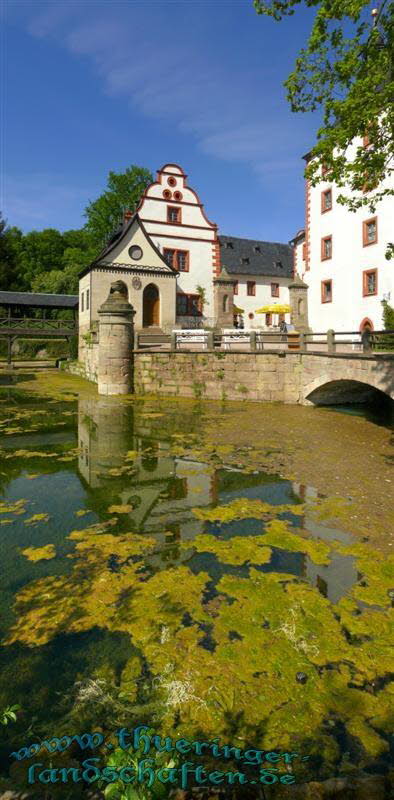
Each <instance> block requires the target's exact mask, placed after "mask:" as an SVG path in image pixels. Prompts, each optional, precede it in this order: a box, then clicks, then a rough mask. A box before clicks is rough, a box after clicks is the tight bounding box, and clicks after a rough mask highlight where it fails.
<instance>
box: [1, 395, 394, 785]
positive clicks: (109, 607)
mask: <svg viewBox="0 0 394 800" xmlns="http://www.w3.org/2000/svg"><path fill="white" fill-rule="evenodd" d="M30 400H31V398H30ZM3 410H4V415H3V416H4V419H3V418H2V419H0V422H2V423H3V431H4V437H3V439H4V443H3V447H2V456H3V464H2V475H1V485H2V488H3V492H2V493H3V500H4V506H3V516H4V520H5V523H6V524H5V525H4V528H1V529H0V531H1V547H2V564H3V569H4V585H5V587H6V591H5V593H4V602H3V605H4V606H7V607H9V608H10V609H11V613H10V616H9V617H8V616H6V614H4V615H3V616H4V637H3V647H2V648H1V650H0V659H1V676H2V677H1V681H0V709H1V708H2V707H6V706H7V705H10V704H11V703H13V702H20V703H21V705H22V706H23V708H24V711H25V714H26V717H25V719H26V720H29V722H30V719H33V720H37V719H38V720H39V722H38V732H37V735H38V736H40V737H41V738H44V737H45V736H48V735H54V734H55V732H56V733H59V732H60V733H63V732H64V733H65V732H67V731H70V730H73V731H74V730H75V731H79V732H82V730H95V729H96V727H97V725H100V727H101V726H102V727H103V730H105V731H112V730H114V728H115V727H118V726H122V725H124V724H125V725H129V726H130V724H131V721H132V722H133V723H137V722H141V721H142V722H145V721H146V722H148V723H149V724H150V725H152V726H153V727H155V729H157V730H160V732H161V733H162V734H171V735H173V736H176V737H182V736H185V737H188V736H195V735H197V733H198V734H200V733H201V737H202V738H204V737H213V736H220V737H222V738H223V739H224V740H225V741H237V742H238V741H239V742H244V743H246V742H248V743H250V744H253V745H257V744H259V745H260V746H261V747H262V748H265V749H271V748H272V747H273V746H278V747H280V748H282V749H286V748H292V749H295V750H296V751H298V750H297V749H298V748H299V747H301V750H302V752H308V753H309V752H311V753H313V758H314V762H313V770H314V773H313V777H315V775H316V774H317V773H318V772H319V770H320V772H319V774H320V776H322V777H329V776H330V775H333V774H334V773H335V771H336V770H337V771H338V769H339V770H340V769H341V768H342V767H341V766H338V765H340V764H341V763H342V762H341V758H342V754H343V759H344V762H343V768H344V769H345V768H346V764H347V763H348V762H347V761H346V759H347V758H348V757H349V758H350V759H354V761H355V763H356V762H357V763H365V761H362V759H363V758H364V754H365V753H371V754H372V755H371V758H375V757H379V758H380V754H383V755H382V759H383V758H384V754H385V747H386V741H385V731H386V730H387V720H386V716H388V709H389V702H390V699H391V698H390V697H389V693H388V691H387V696H386V684H385V676H386V674H387V673H388V671H389V668H390V664H389V660H388V655H387V654H388V652H389V637H390V630H389V620H388V616H387V614H386V608H385V603H386V601H387V603H388V602H389V596H388V593H387V592H388V589H389V587H390V586H391V583H389V580H390V576H389V574H388V572H386V563H385V561H384V560H383V559H382V558H380V556H379V553H378V554H376V553H375V554H374V561H373V563H371V561H372V559H370V560H369V561H368V559H369V556H370V551H369V549H368V547H367V546H366V545H363V544H362V543H360V542H358V543H357V545H356V547H353V549H352V548H350V550H351V551H352V554H349V553H346V552H345V553H343V552H340V550H341V546H345V547H346V546H347V545H348V544H351V543H352V541H351V538H350V536H349V535H347V534H345V533H343V532H342V531H341V530H339V529H335V528H333V527H329V526H328V525H327V524H325V523H324V521H319V519H318V518H317V515H316V514H315V512H314V510H313V506H314V505H315V504H316V502H317V503H319V502H320V500H321V499H322V498H320V497H319V496H318V495H317V493H316V491H314V490H313V489H312V488H310V487H307V486H304V485H302V484H300V483H299V482H295V481H294V480H285V479H283V478H281V477H279V476H278V475H275V474H270V473H269V472H264V471H263V468H262V467H260V471H258V470H256V469H254V465H255V464H256V463H260V464H261V463H264V462H263V461H260V462H259V461H258V460H257V459H256V460H253V457H250V458H249V456H248V453H249V451H251V450H252V449H253V448H252V445H251V442H252V441H254V439H253V438H252V437H253V434H251V435H250V439H249V442H248V441H246V442H245V439H243V440H242V441H241V442H240V446H239V447H238V446H237V445H236V444H234V442H236V441H237V435H236V433H235V434H234V436H233V438H232V439H231V441H232V444H231V446H230V447H228V446H227V449H226V447H225V448H224V450H225V451H226V453H227V456H228V455H229V451H230V450H232V453H230V455H232V456H233V459H232V461H229V463H231V466H228V464H227V462H226V459H225V458H220V457H219V453H223V445H222V446H221V450H219V447H216V440H215V441H214V442H213V445H214V447H213V448H212V446H211V445H212V438H213V437H214V436H216V431H217V427H218V425H219V424H220V420H219V419H217V418H215V414H216V413H217V410H216V409H209V410H208V412H207V413H206V416H205V417H204V413H202V412H201V408H200V407H199V406H193V405H190V406H186V405H185V406H182V405H181V404H179V405H176V404H174V405H173V406H172V407H166V406H165V405H164V403H163V402H161V403H160V402H159V401H154V400H144V401H139V402H137V403H135V405H134V404H128V403H127V401H125V402H123V401H122V402H120V401H116V400H112V399H106V398H101V399H97V397H96V396H94V395H93V394H92V395H90V394H89V393H86V394H85V395H84V396H81V397H80V398H79V400H78V405H77V404H76V403H75V402H74V401H73V399H72V397H71V399H70V398H69V402H68V403H66V402H64V403H62V401H61V399H60V400H59V397H57V398H54V399H50V400H41V399H39V401H38V400H37V398H36V399H35V401H34V403H30V405H29V397H28V396H27V395H26V396H22V394H17V393H16V392H15V394H14V395H13V397H12V398H11V400H10V403H9V407H5V406H4V407H2V409H1V412H0V417H1V413H2V411H3ZM10 410H11V411H12V414H13V417H14V419H13V420H12V421H11V423H10V418H11V414H10ZM209 413H210V414H211V417H210V419H209V418H208V414H209ZM226 413H227V412H222V414H223V415H225V414H226ZM242 413H244V411H243V409H241V411H239V412H238V411H237V410H234V409H231V410H230V411H229V413H228V415H227V421H230V423H231V425H232V426H233V428H234V430H235V432H237V426H240V421H241V423H242ZM264 413H266V410H264ZM302 413H303V414H304V411H303V412H302ZM309 413H310V414H311V415H313V416H315V414H314V411H313V410H311V411H310V412H309V410H305V415H308V414H309ZM182 414H183V416H182ZM261 414H263V412H261ZM35 415H36V416H35ZM37 415H38V416H37ZM40 415H42V416H41V417H40ZM261 418H262V417H260V420H261ZM40 419H41V422H40ZM303 419H306V416H305V417H304V416H303ZM207 420H208V421H207ZM15 421H16V422H17V424H15ZM209 425H211V433H210V437H211V442H208V441H207V440H208V438H209V437H207V436H206V432H205V429H206V428H208V427H209ZM7 426H9V427H8V429H7ZM215 426H216V427H215ZM212 431H214V432H213V433H212ZM204 437H205V439H204ZM267 438H268V437H267ZM268 446H269V447H271V446H273V447H275V446H276V444H275V442H274V443H273V444H272V443H271V441H270V442H269V444H268ZM278 449H279V439H278ZM213 450H214V451H215V452H216V454H215V452H214V454H213V457H212V451H213ZM234 453H235V455H234ZM238 458H239V459H241V461H239V460H238ZM241 467H242V468H241ZM21 498H23V500H22V501H21ZM329 499H330V498H328V500H329ZM17 502H22V505H23V509H21V508H19V506H17V507H16V512H17V513H15V514H13V512H12V510H10V507H12V504H13V503H14V504H15V503H17ZM237 503H241V504H243V508H244V509H245V508H246V509H247V512H245V511H244V512H243V513H240V514H238V516H237V514H232V515H231V514H227V516H226V513H227V510H228V509H229V508H231V507H234V504H235V505H236V504H237ZM7 508H8V510H6V509H7ZM18 509H19V510H18ZM259 509H260V513H259ZM218 510H219V511H220V513H219V514H217V512H218ZM19 511H20V512H21V513H20V514H19ZM209 512H211V513H209ZM223 512H226V513H223ZM35 514H38V515H40V514H41V515H44V516H46V519H45V521H44V520H43V519H42V517H41V518H40V516H39V519H38V520H36V522H35V523H34V524H32V525H30V524H29V523H28V519H27V518H28V517H29V515H32V516H34V515H35ZM48 515H49V518H48ZM324 518H325V517H324V514H322V515H321V519H322V520H324ZM326 518H327V517H326ZM331 518H332V517H331ZM226 520H227V521H226ZM281 537H282V538H281ZM270 539H271V540H272V544H269V542H270ZM267 542H268V544H267ZM336 543H337V544H336ZM338 543H340V544H338ZM284 544H285V545H286V546H284ZM353 544H354V543H353ZM353 544H352V546H353ZM281 545H283V546H281ZM331 545H332V546H331ZM48 550H49V552H48ZM379 558H380V560H379ZM356 561H357V567H358V570H359V573H360V574H358V573H357V571H356V567H355V562H356ZM361 573H362V576H361ZM359 578H361V580H359ZM338 601H340V602H338ZM363 601H364V605H363ZM364 608H365V609H366V610H365V612H363V613H360V611H361V610H363V609H364ZM2 610H3V609H2ZM300 672H302V673H304V674H305V675H306V676H307V680H306V682H304V683H300V682H297V677H296V676H297V674H298V673H300ZM372 680H374V681H375V686H376V689H375V688H372V690H371V691H369V689H368V691H365V688H366V686H368V687H369V685H370V683H371V681H372ZM100 692H101V694H100ZM92 693H93V694H92ZM378 695H379V696H378ZM81 697H82V700H81ZM86 697H88V700H89V698H90V701H91V702H90V703H89V702H88V701H86V704H85V705H84V704H83V702H82V701H83V700H84V698H85V700H86ZM103 697H104V700H103ZM92 698H93V699H92ZM349 709H350V711H349ZM353 712H354V713H353ZM353 717H354V718H353ZM371 720H372V722H371V723H370V721H371ZM374 720H376V727H375V728H374V727H373V725H374V723H373V721H374ZM330 722H333V723H334V724H333V727H331V726H330ZM24 724H25V723H24ZM35 724H36V722H34V725H35ZM371 726H372V727H371ZM16 730H17V732H16V733H15V734H14V729H12V728H11V729H10V735H11V737H13V736H14V739H13V740H12V747H13V748H15V747H17V746H18V747H19V746H20V744H21V741H23V739H22V734H23V730H22V725H21V727H20V728H19V729H16ZM203 734H204V736H203ZM355 741H356V742H357V744H356V745H355V744H354V742H355ZM371 742H372V744H371ZM12 747H10V748H9V749H12ZM5 749H6V747H5V745H4V747H3V756H4V759H5V763H6V764H7V769H8V764H9V761H8V760H7V759H8V752H5ZM0 751H1V746H0ZM349 753H350V756H349ZM376 754H378V756H376ZM105 755H106V756H107V755H108V754H105ZM7 788H9V786H8V785H7ZM12 788H13V787H12Z"/></svg>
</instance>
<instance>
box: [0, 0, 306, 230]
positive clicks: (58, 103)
mask: <svg viewBox="0 0 394 800" xmlns="http://www.w3.org/2000/svg"><path fill="white" fill-rule="evenodd" d="M5 15H6V19H5V26H4V38H5V42H4V45H5V47H4V50H5V55H4V68H3V90H4V96H5V100H4V103H3V122H2V133H3V137H4V142H3V149H2V172H3V173H4V179H3V181H2V186H1V198H0V201H1V208H2V209H3V213H4V214H5V216H6V217H7V219H8V224H9V225H18V226H19V227H21V228H22V230H24V231H28V230H32V229H36V230H41V229H43V228H45V227H55V228H58V229H59V230H67V229H69V228H79V227H81V226H82V225H83V224H84V219H83V210H84V208H85V206H86V205H87V203H88V202H89V201H90V200H94V199H95V198H96V197H97V196H98V195H99V194H100V193H101V192H102V191H103V190H104V188H105V184H106V178H107V175H108V172H109V170H115V171H123V170H124V169H125V168H126V167H127V166H130V165H131V164H137V165H140V166H144V167H147V168H148V169H150V170H151V171H152V172H153V174H155V171H156V169H158V168H159V167H160V166H162V164H164V163H166V162H171V161H175V162H176V163H178V164H180V165H181V166H182V167H183V168H184V170H185V172H186V173H187V174H188V175H189V179H188V180H189V185H190V186H191V187H192V188H194V189H195V190H196V191H197V192H198V194H199V196H200V200H201V202H202V203H204V206H205V210H206V213H207V215H208V217H209V218H210V219H211V220H212V221H214V222H216V223H217V224H218V225H219V231H220V232H221V233H223V234H227V235H233V236H245V237H250V238H256V239H267V240H274V241H287V240H288V239H290V238H291V237H292V236H293V235H294V234H295V232H296V230H297V229H298V228H299V227H302V226H303V222H304V184H303V176H302V173H303V168H304V162H303V160H302V155H303V154H304V153H305V152H307V151H308V149H309V148H310V146H311V145H312V144H313V141H314V137H315V134H316V129H317V127H318V122H319V120H318V118H317V117H316V116H313V115H302V114H301V115H300V114H297V115H295V114H292V113H291V112H290V110H289V106H288V103H287V101H286V96H285V90H284V88H283V86H282V83H283V81H284V79H285V78H286V76H287V75H288V73H289V72H290V71H291V69H292V67H293V64H294V60H295V58H296V56H297V53H298V51H299V49H300V48H301V47H302V46H303V44H305V41H306V38H307V35H308V33H309V29H310V24H311V15H310V12H307V11H305V10H302V9H301V10H300V11H298V12H297V14H296V15H295V16H293V17H291V18H289V19H287V20H285V21H283V22H281V23H275V22H274V21H272V20H270V19H268V18H267V17H263V16H257V14H256V13H255V11H254V8H253V5H252V2H251V0H225V1H224V0H198V2H192V1H191V0H190V1H189V0H151V1H150V2H149V1H148V0H143V2H140V0H127V1H126V2H125V1H124V0H123V2H118V0H102V1H101V2H97V0H78V2H74V0H62V1H61V2H60V0H55V1H54V2H53V1H52V0H48V1H45V2H41V0H31V2H30V1H29V2H28V1H27V0H13V2H9V0H7V2H6V9H5Z"/></svg>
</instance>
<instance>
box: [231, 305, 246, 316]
mask: <svg viewBox="0 0 394 800" xmlns="http://www.w3.org/2000/svg"><path fill="white" fill-rule="evenodd" d="M233 311H234V314H244V313H245V309H243V308H238V306H233Z"/></svg>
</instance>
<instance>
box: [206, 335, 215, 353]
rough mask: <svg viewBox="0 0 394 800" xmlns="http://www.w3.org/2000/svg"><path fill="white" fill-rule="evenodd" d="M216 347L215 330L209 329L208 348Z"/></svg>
mask: <svg viewBox="0 0 394 800" xmlns="http://www.w3.org/2000/svg"><path fill="white" fill-rule="evenodd" d="M214 347H215V344H214V340H213V331H208V336H207V349H208V350H213V349H214Z"/></svg>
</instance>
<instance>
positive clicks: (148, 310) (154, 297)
mask: <svg viewBox="0 0 394 800" xmlns="http://www.w3.org/2000/svg"><path fill="white" fill-rule="evenodd" d="M142 325H143V327H144V328H149V327H150V326H152V325H160V295H159V290H158V288H157V286H155V285H154V284H153V283H149V284H148V286H145V289H144V293H143V297H142Z"/></svg>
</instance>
